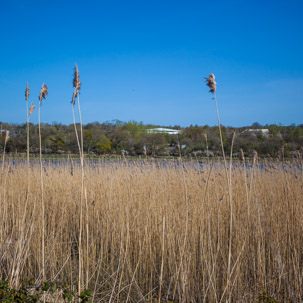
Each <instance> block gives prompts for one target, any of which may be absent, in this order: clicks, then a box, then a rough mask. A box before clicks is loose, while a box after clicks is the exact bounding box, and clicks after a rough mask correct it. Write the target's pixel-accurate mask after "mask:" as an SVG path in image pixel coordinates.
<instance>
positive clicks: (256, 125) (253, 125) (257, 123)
mask: <svg viewBox="0 0 303 303" xmlns="http://www.w3.org/2000/svg"><path fill="white" fill-rule="evenodd" d="M251 127H253V128H262V125H261V124H260V123H259V122H254V123H253V124H252V125H251Z"/></svg>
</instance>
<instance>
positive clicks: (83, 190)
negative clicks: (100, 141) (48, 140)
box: [72, 64, 89, 295]
mask: <svg viewBox="0 0 303 303" xmlns="http://www.w3.org/2000/svg"><path fill="white" fill-rule="evenodd" d="M73 86H74V88H75V90H74V93H73V97H72V105H73V106H72V112H73V121H74V128H75V133H76V138H77V144H78V148H79V154H80V163H81V197H80V217H79V245H78V254H79V263H78V267H79V268H78V293H79V295H80V293H81V289H82V228H83V227H82V225H83V208H82V203H83V202H82V201H83V195H84V196H85V197H84V198H85V205H86V288H87V285H88V274H89V272H88V271H89V268H88V267H89V264H88V263H89V262H88V239H89V238H88V237H89V235H88V204H87V198H86V188H84V155H83V154H84V152H83V131H82V117H81V109H80V101H79V91H80V88H81V81H80V75H79V69H78V65H77V64H76V65H75V69H74V79H73ZM76 98H77V100H78V110H79V119H80V141H79V136H78V131H77V127H76V120H75V110H74V106H75V103H76Z"/></svg>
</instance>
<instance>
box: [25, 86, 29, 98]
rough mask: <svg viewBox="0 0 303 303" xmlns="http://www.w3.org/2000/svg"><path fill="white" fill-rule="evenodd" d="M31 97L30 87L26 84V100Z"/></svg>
mask: <svg viewBox="0 0 303 303" xmlns="http://www.w3.org/2000/svg"><path fill="white" fill-rule="evenodd" d="M28 97H29V85H28V83H26V89H25V100H26V101H27V100H28Z"/></svg>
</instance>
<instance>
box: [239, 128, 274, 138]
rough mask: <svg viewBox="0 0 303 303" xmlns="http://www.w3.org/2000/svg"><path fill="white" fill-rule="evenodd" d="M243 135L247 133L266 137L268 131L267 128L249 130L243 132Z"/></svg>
mask: <svg viewBox="0 0 303 303" xmlns="http://www.w3.org/2000/svg"><path fill="white" fill-rule="evenodd" d="M243 133H249V134H251V135H263V136H268V135H269V129H267V128H250V129H246V130H245V131H243Z"/></svg>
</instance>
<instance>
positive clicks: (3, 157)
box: [1, 130, 10, 178]
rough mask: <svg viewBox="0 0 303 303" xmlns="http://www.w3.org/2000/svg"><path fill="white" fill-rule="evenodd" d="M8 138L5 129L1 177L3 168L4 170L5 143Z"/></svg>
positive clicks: (7, 132)
mask: <svg viewBox="0 0 303 303" xmlns="http://www.w3.org/2000/svg"><path fill="white" fill-rule="evenodd" d="M9 139H10V136H9V130H7V131H6V132H5V139H4V147H3V155H2V170H1V178H2V177H3V170H4V161H5V151H6V143H7V141H8V140H9Z"/></svg>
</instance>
